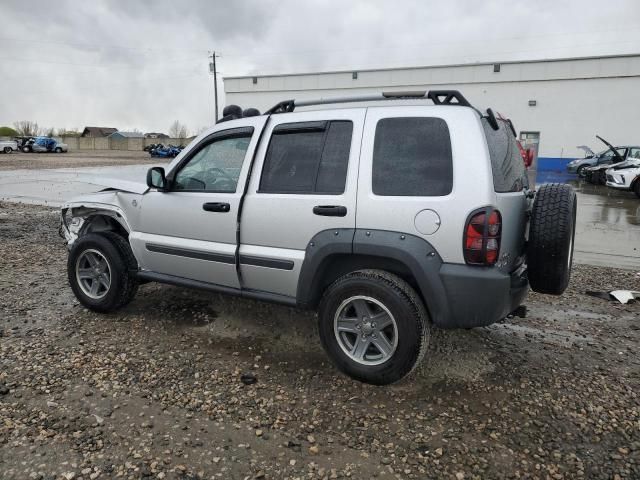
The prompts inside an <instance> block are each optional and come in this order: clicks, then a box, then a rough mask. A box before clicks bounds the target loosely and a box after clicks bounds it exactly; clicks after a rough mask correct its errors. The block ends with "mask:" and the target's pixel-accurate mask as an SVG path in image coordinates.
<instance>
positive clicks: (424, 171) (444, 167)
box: [372, 117, 453, 197]
mask: <svg viewBox="0 0 640 480" xmlns="http://www.w3.org/2000/svg"><path fill="white" fill-rule="evenodd" d="M452 188H453V159H452V155H451V137H450V135H449V127H448V126H447V123H446V122H445V121H444V120H443V119H441V118H432V117H401V118H383V119H381V120H380V121H379V122H378V124H377V125H376V136H375V141H374V146H373V178H372V189H373V193H374V194H375V195H384V196H423V197H431V196H443V195H448V194H449V193H451V190H452Z"/></svg>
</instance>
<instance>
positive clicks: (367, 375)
mask: <svg viewBox="0 0 640 480" xmlns="http://www.w3.org/2000/svg"><path fill="white" fill-rule="evenodd" d="M385 100H387V101H385ZM388 100H393V101H388ZM360 101H366V102H368V103H366V104H365V105H366V106H362V105H358V104H357V102H360ZM328 103H332V104H334V105H333V107H332V108H324V109H316V110H312V109H310V108H306V109H304V110H305V111H300V110H299V109H298V110H297V109H296V107H312V106H313V105H322V104H328ZM340 103H344V104H345V105H342V106H343V107H345V108H336V107H338V106H339V105H338V104H340ZM354 104H355V105H354ZM296 110H297V111H296ZM224 113H225V117H224V118H223V119H222V120H224V121H221V122H219V123H218V124H217V125H215V126H214V127H213V128H211V129H209V130H208V131H206V132H205V133H203V134H201V135H200V136H198V137H197V138H196V139H195V140H194V141H193V142H191V144H190V145H189V146H188V147H187V148H186V149H185V150H184V151H183V152H182V153H181V154H180V155H179V156H178V157H177V158H176V159H175V160H173V161H172V162H171V164H170V165H169V166H168V168H167V171H166V172H165V170H164V169H163V168H160V167H153V168H151V169H150V171H149V173H148V175H147V185H143V186H142V188H140V189H139V190H136V189H135V188H131V189H123V190H117V189H109V190H106V191H102V192H99V193H95V194H91V195H85V196H83V197H81V198H77V199H74V200H73V201H71V202H69V203H68V204H66V205H65V206H64V207H63V209H62V226H61V228H62V231H63V233H64V236H65V237H66V240H67V242H68V245H69V259H68V276H69V282H70V284H71V288H72V289H73V292H74V293H75V295H76V296H77V298H78V300H79V301H80V302H81V303H82V305H84V306H86V307H87V308H89V309H92V310H95V311H98V312H110V311H113V310H116V309H118V308H120V307H122V306H123V305H125V304H127V303H128V302H130V301H131V300H132V299H133V297H134V296H135V294H136V291H137V288H138V284H139V283H140V282H141V281H155V282H163V283H168V284H173V285H180V286H184V287H192V288H199V289H205V290H211V291H216V292H226V293H229V294H234V295H240V296H242V297H249V298H254V299H260V300H267V301H272V302H278V303H282V304H286V305H292V306H297V307H301V308H312V309H317V310H318V318H319V331H320V338H321V341H322V344H323V346H324V348H325V350H326V351H327V353H328V354H329V356H330V357H331V359H332V360H333V362H334V363H335V365H336V366H337V367H338V368H339V369H340V370H341V371H343V372H345V373H346V374H348V375H350V376H352V377H353V378H356V379H358V380H361V381H364V382H369V383H374V384H388V383H391V382H394V381H397V380H399V379H401V378H402V377H404V376H405V375H407V374H408V373H409V372H411V370H412V369H413V368H414V367H415V366H416V365H417V364H418V362H419V361H420V359H421V357H422V355H423V354H424V352H425V350H426V345H427V341H428V338H429V332H430V328H431V327H432V326H435V327H440V328H470V327H476V326H481V325H488V324H491V323H493V322H496V321H498V320H500V319H502V318H504V317H506V316H507V315H509V314H510V313H511V312H513V311H514V310H516V309H517V308H518V307H519V306H520V305H521V303H522V301H523V299H524V298H525V296H526V295H527V290H528V288H529V286H530V287H531V288H532V289H533V290H535V291H537V292H543V293H549V294H556V295H557V294H561V293H562V292H563V291H564V290H565V288H566V287H567V284H568V282H569V276H570V272H571V263H572V256H573V237H574V230H575V217H576V197H575V193H574V192H573V190H572V188H571V187H570V186H568V185H562V184H547V185H542V186H541V187H540V188H538V190H537V191H536V192H534V191H533V190H532V189H531V188H529V183H528V180H527V176H526V171H525V167H524V165H523V162H522V158H521V157H520V154H519V151H518V148H517V145H516V138H515V130H514V128H513V124H512V123H511V121H509V120H505V119H502V118H500V117H496V115H495V114H494V113H493V112H492V111H491V109H487V110H486V112H485V113H483V112H481V111H479V110H477V109H476V108H474V107H473V106H471V105H470V104H469V102H468V101H467V100H466V99H465V98H464V97H463V96H462V95H461V94H460V93H459V92H457V91H451V90H439V91H429V92H392V93H383V94H381V95H374V96H368V97H352V98H345V99H334V100H327V99H324V100H319V101H317V102H311V101H306V102H296V101H293V100H289V101H285V102H281V103H279V104H278V105H276V106H275V107H273V108H272V109H271V110H269V111H267V112H266V113H265V114H262V115H260V113H259V112H258V111H257V110H255V109H248V110H245V111H244V112H243V111H242V109H240V108H239V107H237V106H228V107H227V108H226V109H225V112H224Z"/></svg>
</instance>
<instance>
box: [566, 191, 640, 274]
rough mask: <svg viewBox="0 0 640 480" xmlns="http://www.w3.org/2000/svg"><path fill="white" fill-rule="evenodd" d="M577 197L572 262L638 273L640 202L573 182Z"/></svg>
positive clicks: (631, 194) (616, 193) (628, 195)
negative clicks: (632, 270)
mask: <svg viewBox="0 0 640 480" xmlns="http://www.w3.org/2000/svg"><path fill="white" fill-rule="evenodd" d="M567 183H569V184H570V185H572V186H573V187H574V188H575V189H576V192H577V195H578V215H577V224H576V237H575V253H574V262H576V263H584V264H589V265H599V266H604V267H616V268H629V269H636V271H639V272H640V198H638V197H636V195H635V194H634V193H632V192H620V191H617V190H613V189H610V188H607V187H604V186H601V185H591V184H589V183H587V182H584V181H578V180H575V179H572V180H569V181H568V182H567Z"/></svg>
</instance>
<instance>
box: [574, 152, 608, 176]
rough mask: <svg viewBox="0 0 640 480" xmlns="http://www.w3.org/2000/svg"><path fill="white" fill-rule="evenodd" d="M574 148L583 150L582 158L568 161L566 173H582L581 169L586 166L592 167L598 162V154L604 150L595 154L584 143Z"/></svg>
mask: <svg viewBox="0 0 640 480" xmlns="http://www.w3.org/2000/svg"><path fill="white" fill-rule="evenodd" d="M576 148H578V149H580V150H582V151H583V152H584V158H576V159H575V160H572V161H570V162H569V163H568V164H567V173H577V174H578V175H582V171H583V170H584V169H585V168H586V167H593V166H594V165H595V164H596V163H597V162H598V159H597V156H598V155H601V154H602V153H604V152H606V150H605V151H603V152H600V153H599V154H595V153H593V150H591V149H590V148H589V147H587V146H586V145H578V146H577V147H576Z"/></svg>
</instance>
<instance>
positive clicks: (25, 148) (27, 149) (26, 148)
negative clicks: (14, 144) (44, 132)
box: [22, 147, 31, 153]
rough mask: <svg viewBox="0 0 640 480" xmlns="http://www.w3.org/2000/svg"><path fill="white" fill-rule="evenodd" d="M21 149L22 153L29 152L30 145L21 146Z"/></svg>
mask: <svg viewBox="0 0 640 480" xmlns="http://www.w3.org/2000/svg"><path fill="white" fill-rule="evenodd" d="M22 151H23V152H24V153H30V152H31V147H22Z"/></svg>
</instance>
